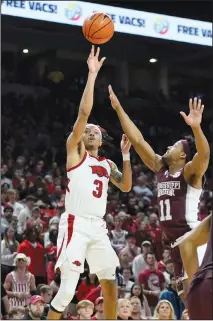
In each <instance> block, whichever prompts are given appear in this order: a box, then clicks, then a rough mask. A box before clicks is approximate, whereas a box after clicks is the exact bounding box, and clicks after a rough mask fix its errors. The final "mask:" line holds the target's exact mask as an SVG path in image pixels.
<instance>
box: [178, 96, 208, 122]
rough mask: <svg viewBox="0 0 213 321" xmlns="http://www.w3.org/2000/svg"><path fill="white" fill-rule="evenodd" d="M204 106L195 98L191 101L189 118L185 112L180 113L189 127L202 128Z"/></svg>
mask: <svg viewBox="0 0 213 321" xmlns="http://www.w3.org/2000/svg"><path fill="white" fill-rule="evenodd" d="M203 109H204V105H202V102H201V99H197V98H196V97H195V98H194V101H193V100H192V99H190V100H189V115H188V116H187V115H186V114H185V113H184V112H183V111H181V112H180V114H181V116H183V118H184V120H185V122H186V123H187V125H189V126H191V127H192V128H196V127H198V126H200V124H201V120H202V114H203Z"/></svg>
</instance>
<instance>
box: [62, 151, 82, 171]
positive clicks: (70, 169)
mask: <svg viewBox="0 0 213 321" xmlns="http://www.w3.org/2000/svg"><path fill="white" fill-rule="evenodd" d="M86 157H87V152H86V151H85V154H84V157H83V159H82V161H81V162H80V163H79V164H77V165H75V166H73V167H70V168H69V169H66V171H67V172H70V171H73V169H76V168H77V167H79V166H81V165H82V164H83V162H84V161H85V159H86Z"/></svg>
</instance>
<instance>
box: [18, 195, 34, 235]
mask: <svg viewBox="0 0 213 321" xmlns="http://www.w3.org/2000/svg"><path fill="white" fill-rule="evenodd" d="M35 201H36V198H35V197H34V196H33V195H28V196H27V197H26V205H25V207H24V208H23V209H22V210H21V211H20V214H19V216H18V232H19V234H23V233H24V231H25V229H26V227H27V222H28V221H29V220H30V219H31V218H32V208H33V206H34V204H35Z"/></svg>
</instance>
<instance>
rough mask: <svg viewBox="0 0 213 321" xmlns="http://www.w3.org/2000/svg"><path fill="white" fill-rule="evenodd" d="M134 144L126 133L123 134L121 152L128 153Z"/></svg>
mask: <svg viewBox="0 0 213 321" xmlns="http://www.w3.org/2000/svg"><path fill="white" fill-rule="evenodd" d="M131 146H132V144H131V143H130V141H129V139H128V138H127V136H126V135H125V134H123V135H122V140H121V152H122V154H128V153H129V150H130V148H131Z"/></svg>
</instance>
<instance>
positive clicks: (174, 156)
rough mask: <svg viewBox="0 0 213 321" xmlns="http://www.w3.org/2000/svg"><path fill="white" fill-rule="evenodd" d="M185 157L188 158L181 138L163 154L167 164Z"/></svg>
mask: <svg viewBox="0 0 213 321" xmlns="http://www.w3.org/2000/svg"><path fill="white" fill-rule="evenodd" d="M184 158H186V154H185V153H184V150H183V143H182V141H181V140H179V141H178V142H176V143H175V144H174V145H173V146H168V148H167V152H166V153H165V154H164V155H163V159H164V161H165V162H166V163H167V165H170V164H172V163H173V162H175V161H178V160H180V159H184Z"/></svg>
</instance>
